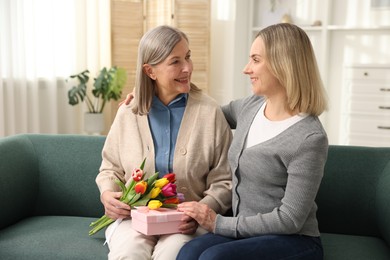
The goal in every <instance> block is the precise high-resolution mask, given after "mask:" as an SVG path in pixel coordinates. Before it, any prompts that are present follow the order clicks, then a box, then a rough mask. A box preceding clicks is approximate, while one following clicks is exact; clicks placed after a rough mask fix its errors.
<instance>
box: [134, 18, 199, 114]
mask: <svg viewBox="0 0 390 260" xmlns="http://www.w3.org/2000/svg"><path fill="white" fill-rule="evenodd" d="M182 39H185V40H186V41H187V42H188V37H187V35H186V34H185V33H184V32H182V31H180V30H179V29H177V28H174V27H171V26H167V25H162V26H158V27H156V28H154V29H152V30H150V31H148V32H147V33H145V35H144V36H143V37H142V38H141V41H140V43H139V47H138V60H137V69H136V75H135V86H134V87H135V95H134V96H135V97H134V102H132V111H133V113H134V114H139V115H145V114H148V113H149V111H150V107H151V104H152V99H153V95H154V93H155V87H156V86H155V81H154V80H152V79H151V78H150V77H149V76H148V75H146V73H145V72H144V70H143V65H144V64H150V65H152V66H153V65H157V64H159V63H161V62H163V61H164V60H165V59H166V58H167V57H168V56H169V54H170V53H171V52H172V50H173V48H174V47H175V46H176V44H177V43H179V42H180V41H181V40H182ZM191 89H192V90H196V91H199V90H200V89H199V88H198V87H196V86H195V85H194V84H192V83H191Z"/></svg>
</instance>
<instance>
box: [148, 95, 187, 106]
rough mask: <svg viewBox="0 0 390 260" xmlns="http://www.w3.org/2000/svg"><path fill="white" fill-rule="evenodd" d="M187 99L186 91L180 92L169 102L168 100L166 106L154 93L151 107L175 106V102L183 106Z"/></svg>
mask: <svg viewBox="0 0 390 260" xmlns="http://www.w3.org/2000/svg"><path fill="white" fill-rule="evenodd" d="M187 99H188V93H182V94H179V95H177V97H176V98H175V99H174V100H172V101H171V102H169V104H168V105H167V106H166V105H164V104H163V103H162V102H161V100H160V99H159V98H158V97H157V96H156V95H154V96H153V99H152V107H155V108H160V109H161V108H164V109H166V108H167V107H172V106H175V104H176V105H178V106H180V104H181V106H185V105H186V104H187Z"/></svg>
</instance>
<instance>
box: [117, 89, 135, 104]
mask: <svg viewBox="0 0 390 260" xmlns="http://www.w3.org/2000/svg"><path fill="white" fill-rule="evenodd" d="M133 98H134V94H133V92H131V93H129V94H127V96H126V99H125V100H123V101H121V102H120V103H119V105H118V107H120V106H121V105H122V104H125V105H128V104H130V101H131V100H133Z"/></svg>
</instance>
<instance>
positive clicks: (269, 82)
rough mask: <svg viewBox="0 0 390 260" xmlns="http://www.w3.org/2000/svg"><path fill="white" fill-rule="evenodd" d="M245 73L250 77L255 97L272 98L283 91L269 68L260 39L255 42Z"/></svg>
mask: <svg viewBox="0 0 390 260" xmlns="http://www.w3.org/2000/svg"><path fill="white" fill-rule="evenodd" d="M243 72H244V73H245V74H247V75H248V76H249V77H250V79H251V82H252V91H253V93H254V94H255V95H259V96H267V97H270V96H272V95H275V94H277V93H280V91H281V90H283V88H282V86H281V85H280V83H279V81H278V79H277V78H276V77H275V76H274V75H273V74H272V72H271V71H270V69H269V68H268V66H267V59H266V53H265V47H264V42H263V40H262V39H261V38H260V37H257V38H256V39H255V40H254V41H253V44H252V47H251V50H250V56H249V62H248V64H247V65H246V66H245V68H244V71H243Z"/></svg>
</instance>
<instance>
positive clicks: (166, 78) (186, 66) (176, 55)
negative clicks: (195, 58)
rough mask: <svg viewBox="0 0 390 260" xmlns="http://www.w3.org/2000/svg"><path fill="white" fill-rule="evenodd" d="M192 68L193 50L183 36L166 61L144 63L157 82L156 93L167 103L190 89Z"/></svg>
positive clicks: (147, 71)
mask: <svg viewBox="0 0 390 260" xmlns="http://www.w3.org/2000/svg"><path fill="white" fill-rule="evenodd" d="M192 69H193V65H192V60H191V50H190V49H189V46H188V42H187V41H186V40H185V39H183V38H182V39H181V40H180V42H178V43H177V44H176V46H175V47H174V48H173V50H172V52H171V53H170V54H169V55H168V57H167V58H166V59H165V60H164V61H162V62H160V63H159V64H157V65H154V66H152V65H149V64H145V65H144V70H145V72H146V73H147V74H148V75H149V77H150V78H151V79H153V80H154V81H155V83H156V95H157V96H158V97H159V99H160V100H161V101H162V102H163V103H164V104H166V105H167V104H168V103H169V102H171V101H172V100H173V99H174V98H175V97H176V96H177V95H179V94H181V93H188V92H189V91H190V82H191V74H192Z"/></svg>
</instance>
